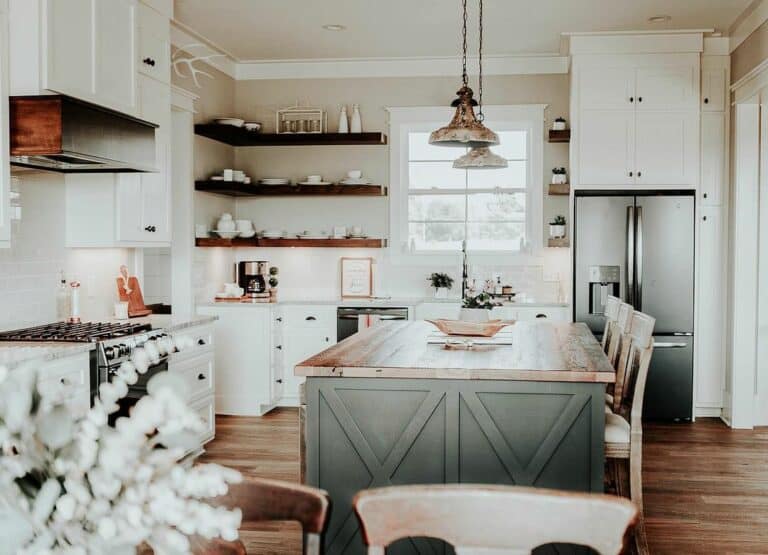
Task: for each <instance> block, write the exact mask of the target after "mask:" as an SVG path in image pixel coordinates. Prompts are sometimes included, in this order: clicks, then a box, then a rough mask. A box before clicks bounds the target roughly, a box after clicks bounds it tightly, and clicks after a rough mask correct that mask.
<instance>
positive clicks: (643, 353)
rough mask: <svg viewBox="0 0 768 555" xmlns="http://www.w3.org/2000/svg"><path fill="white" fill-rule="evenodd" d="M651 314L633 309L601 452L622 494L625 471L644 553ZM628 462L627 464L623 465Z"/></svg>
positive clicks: (640, 550) (651, 339)
mask: <svg viewBox="0 0 768 555" xmlns="http://www.w3.org/2000/svg"><path fill="white" fill-rule="evenodd" d="M655 323H656V320H655V318H652V317H651V316H648V315H647V314H643V313H642V312H635V313H634V314H633V315H632V326H631V328H630V331H629V334H628V340H627V341H625V342H624V344H623V346H622V350H621V356H620V358H619V372H618V373H617V376H616V389H615V390H614V401H615V404H614V411H612V412H610V413H607V414H606V415H605V456H606V458H607V459H608V468H609V473H610V474H611V475H612V477H613V479H614V481H615V483H616V488H617V491H618V493H619V495H622V496H626V493H627V492H626V489H625V487H624V482H625V479H624V476H625V475H626V474H627V470H628V474H629V497H630V499H632V501H633V502H634V503H635V505H637V508H638V509H639V510H640V520H639V522H638V526H637V529H636V531H635V538H636V545H637V550H638V552H639V553H640V554H643V553H648V545H647V542H646V538H645V525H644V520H643V480H642V464H643V423H642V417H643V397H644V395H645V383H646V381H647V379H648V368H649V367H650V364H651V355H652V354H653V327H654V325H655ZM627 463H628V466H629V468H628V469H627V467H626V465H627Z"/></svg>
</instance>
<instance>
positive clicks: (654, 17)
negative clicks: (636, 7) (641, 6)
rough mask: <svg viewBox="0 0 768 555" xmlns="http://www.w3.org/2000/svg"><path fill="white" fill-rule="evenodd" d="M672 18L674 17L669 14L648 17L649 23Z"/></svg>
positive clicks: (664, 21) (663, 21)
mask: <svg viewBox="0 0 768 555" xmlns="http://www.w3.org/2000/svg"><path fill="white" fill-rule="evenodd" d="M671 20H672V18H671V17H670V16H668V15H654V16H653V17H649V18H648V22H649V23H666V22H667V21H671Z"/></svg>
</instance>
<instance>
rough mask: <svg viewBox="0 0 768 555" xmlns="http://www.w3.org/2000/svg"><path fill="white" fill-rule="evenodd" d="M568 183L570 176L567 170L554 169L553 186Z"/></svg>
mask: <svg viewBox="0 0 768 555" xmlns="http://www.w3.org/2000/svg"><path fill="white" fill-rule="evenodd" d="M565 183H568V174H567V172H566V171H565V168H552V185H563V184H565Z"/></svg>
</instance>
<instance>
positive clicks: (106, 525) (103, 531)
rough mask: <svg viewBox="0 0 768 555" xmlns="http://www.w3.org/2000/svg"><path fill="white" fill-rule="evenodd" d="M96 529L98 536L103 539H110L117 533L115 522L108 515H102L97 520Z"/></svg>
mask: <svg viewBox="0 0 768 555" xmlns="http://www.w3.org/2000/svg"><path fill="white" fill-rule="evenodd" d="M96 529H97V531H98V533H99V536H101V537H102V538H104V539H105V540H111V539H112V538H114V537H115V535H116V534H117V525H116V524H115V521H114V520H113V519H111V518H109V517H104V518H102V519H101V520H99V523H98V524H97V527H96Z"/></svg>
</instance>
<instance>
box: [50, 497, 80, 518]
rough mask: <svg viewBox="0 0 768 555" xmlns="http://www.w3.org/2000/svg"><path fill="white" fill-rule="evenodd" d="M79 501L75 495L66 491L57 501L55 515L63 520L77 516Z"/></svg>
mask: <svg viewBox="0 0 768 555" xmlns="http://www.w3.org/2000/svg"><path fill="white" fill-rule="evenodd" d="M76 508H77V501H76V500H75V497H74V496H73V495H69V494H67V493H65V494H64V495H62V496H61V497H59V500H58V501H56V512H55V513H54V516H55V517H56V518H59V519H61V520H71V519H72V517H73V516H75V509H76Z"/></svg>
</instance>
